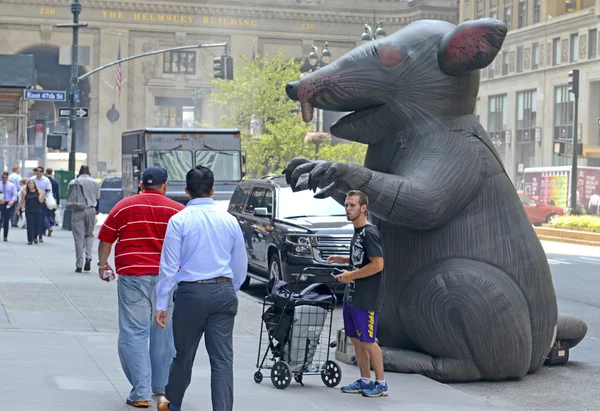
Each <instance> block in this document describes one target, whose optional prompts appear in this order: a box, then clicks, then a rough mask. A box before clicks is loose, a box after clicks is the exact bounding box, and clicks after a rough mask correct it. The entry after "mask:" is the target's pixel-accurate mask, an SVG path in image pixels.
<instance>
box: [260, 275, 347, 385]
mask: <svg viewBox="0 0 600 411" xmlns="http://www.w3.org/2000/svg"><path fill="white" fill-rule="evenodd" d="M312 270H328V271H330V272H331V275H335V274H337V273H339V270H337V269H331V268H314V267H310V268H306V269H304V270H303V271H304V272H306V271H312ZM299 277H300V276H299V275H297V276H295V278H293V280H292V283H291V284H290V285H289V286H288V284H287V282H285V281H281V280H277V281H276V280H275V279H271V280H270V281H269V283H268V285H267V295H266V296H265V298H264V300H263V313H262V321H261V331H260V339H259V343H258V357H257V360H256V367H257V368H258V370H257V371H256V372H255V373H254V381H255V382H256V383H258V384H260V383H261V382H262V380H263V373H262V370H263V369H270V370H271V382H272V383H273V385H274V386H275V387H276V388H279V389H285V388H287V387H288V386H289V385H290V383H291V380H292V377H293V378H294V380H295V381H296V382H298V383H300V384H301V385H302V386H304V384H303V383H302V379H303V377H304V376H305V375H320V376H321V379H322V381H323V383H324V384H325V385H326V386H328V387H335V386H337V385H338V384H339V383H340V381H341V379H342V370H341V369H340V367H339V366H338V364H337V363H336V362H335V361H332V360H330V359H329V352H330V349H331V348H335V347H336V346H337V342H336V341H334V342H332V341H331V331H332V323H333V310H334V309H335V305H336V302H337V298H336V295H335V289H336V287H337V284H335V285H333V287H332V288H330V287H329V285H327V284H324V283H314V284H310V285H308V286H307V287H306V288H304V289H303V290H302V291H300V292H298V293H295V292H293V290H295V289H296V287H297V286H298V279H299ZM332 281H334V280H333V279H332ZM336 283H337V282H336Z"/></svg>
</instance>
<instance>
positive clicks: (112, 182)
mask: <svg viewBox="0 0 600 411" xmlns="http://www.w3.org/2000/svg"><path fill="white" fill-rule="evenodd" d="M100 188H121V176H106V177H104V180H102V185H101V186H100Z"/></svg>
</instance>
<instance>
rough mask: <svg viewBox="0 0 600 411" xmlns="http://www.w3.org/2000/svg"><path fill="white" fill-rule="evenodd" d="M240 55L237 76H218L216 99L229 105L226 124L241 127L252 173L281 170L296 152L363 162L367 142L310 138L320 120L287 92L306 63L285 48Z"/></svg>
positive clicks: (226, 109)
mask: <svg viewBox="0 0 600 411" xmlns="http://www.w3.org/2000/svg"><path fill="white" fill-rule="evenodd" d="M236 60H237V61H236V67H235V73H234V79H233V80H230V81H223V80H214V81H213V85H214V87H215V88H214V90H215V91H214V92H213V94H212V101H213V103H215V104H217V105H219V106H220V107H221V108H222V109H224V115H223V116H222V118H221V125H222V126H223V127H236V128H238V129H239V130H240V131H241V133H242V149H243V151H244V152H245V153H246V155H247V163H246V172H247V174H248V176H249V177H259V176H262V175H265V174H269V173H280V172H281V171H282V170H283V169H284V168H285V166H286V164H287V162H288V161H290V160H291V159H292V158H294V157H306V158H322V159H326V160H330V161H344V162H353V163H362V161H363V159H364V153H365V151H366V146H364V145H362V144H357V143H353V144H337V145H331V144H330V143H318V146H315V144H313V143H312V142H310V141H309V142H305V136H306V134H307V132H310V131H314V130H315V126H314V125H313V124H305V123H304V122H303V121H302V119H301V118H300V115H299V105H298V103H297V102H294V101H292V100H290V99H289V98H288V97H287V95H286V94H285V86H286V84H287V83H289V82H290V81H295V80H298V79H299V78H300V74H301V73H300V67H301V63H296V62H295V61H294V60H293V59H290V60H286V58H285V57H284V55H283V53H282V52H279V53H277V55H276V56H274V57H269V56H258V57H256V58H255V59H253V60H250V59H249V58H247V57H245V56H240V57H239V58H238V59H236Z"/></svg>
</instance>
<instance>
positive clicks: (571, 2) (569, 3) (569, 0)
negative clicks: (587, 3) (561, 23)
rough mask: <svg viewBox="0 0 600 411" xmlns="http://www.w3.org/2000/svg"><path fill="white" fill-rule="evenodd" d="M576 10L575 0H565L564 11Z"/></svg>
mask: <svg viewBox="0 0 600 411" xmlns="http://www.w3.org/2000/svg"><path fill="white" fill-rule="evenodd" d="M574 11H577V0H565V13H572V12H574Z"/></svg>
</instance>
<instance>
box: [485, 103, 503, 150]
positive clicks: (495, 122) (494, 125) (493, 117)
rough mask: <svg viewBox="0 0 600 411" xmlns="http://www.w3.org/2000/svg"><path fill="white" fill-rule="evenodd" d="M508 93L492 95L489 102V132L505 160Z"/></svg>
mask: <svg viewBox="0 0 600 411" xmlns="http://www.w3.org/2000/svg"><path fill="white" fill-rule="evenodd" d="M506 99H507V97H506V94H502V95H496V96H490V97H489V103H488V129H487V131H488V134H489V135H490V138H491V139H492V142H493V143H494V145H495V146H496V149H497V150H498V153H499V154H500V157H502V160H503V161H504V155H505V151H506V150H505V147H506V143H505V137H506V132H505V131H506V123H507V111H506V108H507V104H506Z"/></svg>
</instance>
